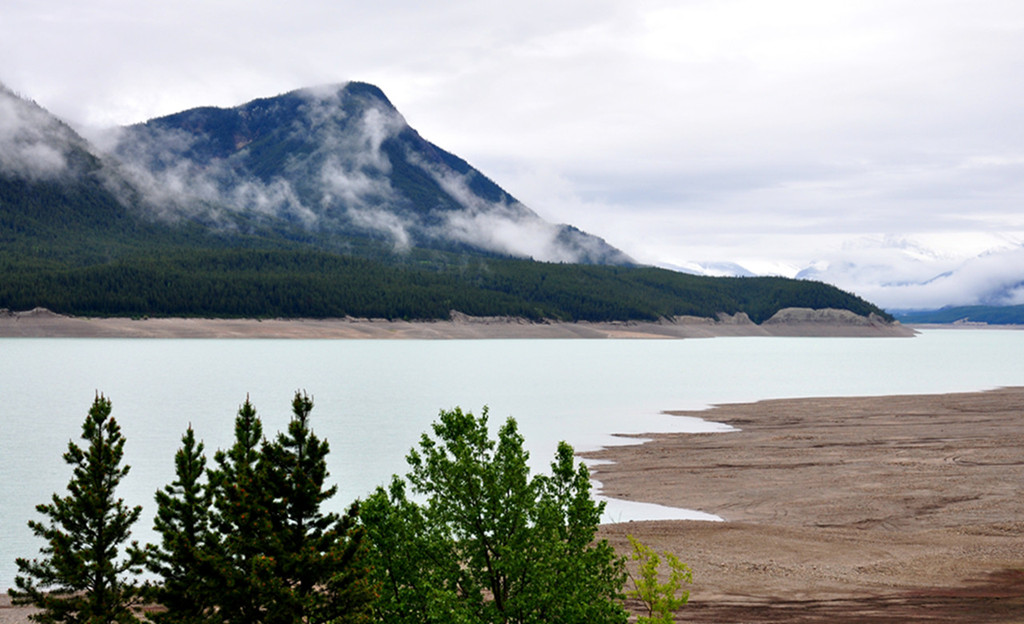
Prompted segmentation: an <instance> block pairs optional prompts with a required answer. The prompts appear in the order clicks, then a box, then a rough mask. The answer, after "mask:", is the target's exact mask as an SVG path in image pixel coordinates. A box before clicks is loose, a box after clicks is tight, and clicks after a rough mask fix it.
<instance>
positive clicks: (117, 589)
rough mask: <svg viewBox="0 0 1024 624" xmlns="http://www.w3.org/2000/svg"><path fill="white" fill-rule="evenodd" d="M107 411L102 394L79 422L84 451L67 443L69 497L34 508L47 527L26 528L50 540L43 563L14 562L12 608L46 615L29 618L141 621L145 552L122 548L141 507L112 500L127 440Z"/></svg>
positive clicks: (124, 470)
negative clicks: (24, 606) (21, 606)
mask: <svg viewBox="0 0 1024 624" xmlns="http://www.w3.org/2000/svg"><path fill="white" fill-rule="evenodd" d="M110 410H111V405H110V401H109V400H108V399H106V398H105V397H104V396H102V395H97V397H96V399H95V400H94V401H93V404H92V407H91V408H90V410H89V415H88V416H87V417H86V419H85V422H84V423H83V424H82V436H81V437H82V440H84V441H86V442H87V445H86V447H85V448H84V449H83V448H81V447H79V446H78V445H76V444H75V443H74V442H69V443H68V450H67V452H66V453H64V461H65V462H66V463H67V464H69V465H70V466H72V467H73V468H72V472H73V476H72V478H71V481H70V482H68V486H67V489H68V494H67V496H63V497H62V496H58V495H57V494H54V495H53V499H52V501H51V502H50V503H48V504H41V505H38V506H37V507H36V510H37V511H39V513H41V514H43V515H44V516H46V517H47V518H48V522H40V521H34V520H33V521H29V523H28V524H29V527H30V528H31V529H32V532H33V533H34V534H35V535H37V536H38V537H41V538H43V539H44V540H45V541H46V545H45V546H43V547H42V548H40V553H42V555H43V557H42V558H41V559H33V560H28V559H24V558H18V559H17V560H16V563H17V566H18V569H19V571H20V572H21V574H19V575H18V576H17V577H16V578H15V585H16V589H11V590H10V594H11V597H12V598H13V600H14V603H15V604H32V605H35V606H37V607H39V608H40V609H41V611H39V612H38V613H34V614H32V615H31V616H30V617H31V618H32V619H34V620H35V621H37V622H43V623H52V622H68V623H72V624H79V623H81V624H85V623H89V624H100V623H111V622H118V623H122V624H123V623H129V622H136V621H137V618H136V616H135V614H134V613H133V611H132V608H133V606H134V605H135V604H136V600H137V598H138V597H139V595H140V587H139V585H138V583H137V582H136V581H135V579H134V578H133V576H134V575H137V574H139V573H141V571H142V565H143V563H144V560H145V553H144V552H143V550H142V549H140V548H138V547H137V546H136V545H135V544H134V543H132V544H130V545H128V546H127V548H124V556H122V548H123V547H124V546H125V545H126V544H127V543H128V540H129V538H130V536H131V526H132V525H133V524H134V523H135V522H136V521H137V520H138V518H139V514H140V513H141V512H142V508H141V507H128V506H127V505H126V504H125V503H124V501H123V500H122V499H119V498H115V495H116V490H117V486H118V485H119V484H120V483H121V480H122V479H124V477H125V476H126V475H127V474H128V471H129V467H128V466H126V465H125V466H123V465H122V464H121V462H122V459H123V456H124V443H125V440H124V437H123V436H122V435H121V428H120V426H119V425H118V424H117V421H116V420H114V419H113V418H111V417H110Z"/></svg>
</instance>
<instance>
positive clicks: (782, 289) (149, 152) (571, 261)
mask: <svg viewBox="0 0 1024 624" xmlns="http://www.w3.org/2000/svg"><path fill="white" fill-rule="evenodd" d="M0 113H2V114H3V115H2V120H3V122H2V123H0V308H8V309H12V310H25V309H30V308H34V307H37V306H41V307H47V308H50V309H52V310H54V311H56V312H61V313H65V314H77V315H97V316H140V315H151V316H212V317H317V318H326V317H343V316H352V317H373V318H390V319H399V318H404V319H440V318H448V316H449V315H450V312H451V311H453V310H456V311H459V312H462V313H464V314H469V315H474V316H517V317H523V318H528V319H559V320H566V321H577V320H592V321H604V320H631V319H658V318H663V317H674V316H679V315H695V316H705V317H714V316H715V315H716V314H718V313H722V312H724V313H729V314H735V313H738V312H745V313H747V314H748V315H749V316H750V317H751V319H753V320H754V321H755V322H761V321H763V320H765V319H767V318H769V317H771V316H772V315H773V314H774V313H775V312H777V311H778V310H780V309H782V308H786V307H805V308H814V309H822V308H837V309H846V310H851V311H853V312H855V313H857V314H860V315H868V314H871V313H874V314H878V315H879V316H882V317H883V318H889V317H888V316H887V315H886V314H885V313H884V312H882V311H881V310H879V309H878V308H877V307H875V306H873V305H871V304H870V303H868V302H865V301H863V300H861V299H860V298H858V297H856V296H854V295H851V294H849V293H845V292H842V291H840V290H838V289H836V288H834V287H831V286H827V285H825V284H822V283H818V282H809V281H799V280H789V279H783V278H710V277H698V276H693V275H685V274H682V273H676V272H673V271H668V270H662V269H655V268H650V267H640V266H635V265H633V264H631V263H630V262H629V259H628V257H627V256H625V254H623V253H622V252H620V251H619V250H616V249H614V248H613V247H611V246H609V245H607V243H605V242H604V241H603V240H601V239H599V238H597V237H594V236H591V235H589V234H585V233H583V232H580V231H579V230H577V229H575V228H572V227H571V226H565V225H551V224H547V223H546V222H543V221H541V220H540V219H539V217H537V216H536V215H535V214H534V213H533V212H532V211H530V210H529V209H528V208H526V207H525V206H522V204H520V203H518V202H517V201H515V200H514V198H512V197H511V196H510V195H508V194H507V193H506V192H505V191H503V190H502V189H501V188H500V187H498V186H497V185H495V184H494V183H493V182H492V181H490V180H488V179H487V178H486V177H485V176H483V175H482V174H480V173H479V172H477V171H475V170H474V169H472V168H471V167H470V166H469V165H468V164H467V163H465V162H464V161H462V160H461V159H459V158H458V157H456V156H454V155H452V154H449V153H447V152H445V151H443V150H441V149H440V148H437V147H436V146H433V145H432V144H430V143H428V142H426V141H425V140H423V139H422V138H420V137H419V135H418V134H416V133H415V131H413V130H412V129H410V128H408V126H407V125H405V123H404V121H402V120H401V117H400V116H399V115H398V114H397V111H394V108H393V107H392V106H391V105H390V103H389V102H388V101H387V99H386V98H385V97H384V96H383V94H382V93H381V92H380V91H379V90H378V89H376V88H375V87H372V86H370V85H362V84H357V83H354V84H349V85H347V86H344V87H338V88H333V87H332V88H330V89H319V90H307V91H300V92H294V93H291V94H286V95H283V96H278V97H276V98H268V99H266V100H257V101H255V102H251V103H249V104H246V105H244V106H241V107H238V108H234V109H196V110H193V111H186V112H183V113H180V114H178V115H172V116H170V117H166V118H163V119H159V120H154V121H151V122H149V123H148V124H143V125H140V126H135V127H132V128H129V129H125V130H123V132H122V135H121V136H120V138H119V140H118V141H117V142H116V144H115V147H114V148H113V151H112V152H104V151H101V150H99V149H97V148H96V147H95V146H92V145H90V144H89V143H88V142H87V141H85V140H84V139H83V138H82V137H80V136H79V135H77V134H76V133H75V132H74V131H73V130H72V129H71V128H69V127H68V126H67V125H66V124H63V123H62V122H61V121H60V120H58V119H56V118H54V117H53V116H51V115H50V114H49V113H47V112H46V111H44V110H43V109H41V108H40V107H38V106H37V105H35V104H34V103H32V102H30V101H28V100H25V99H23V98H20V97H18V96H17V95H15V94H13V93H11V92H10V91H8V90H6V89H2V88H0ZM514 223H518V224H525V226H524V227H525V230H523V232H525V233H532V234H533V235H535V236H534V238H530V237H529V236H525V237H520V238H521V240H519V242H518V243H517V244H520V245H521V244H523V243H522V241H525V244H526V245H527V246H528V247H529V246H533V248H534V249H536V250H539V251H538V253H528V250H527V251H523V249H521V248H513V247H512V246H510V245H511V242H510V241H513V239H503V238H502V235H501V233H506V234H507V233H508V232H509V231H511V230H510V228H509V224H514ZM538 233H539V234H538ZM513 238H516V237H513ZM549 256H550V257H549ZM538 259H546V260H548V261H543V262H542V261H538Z"/></svg>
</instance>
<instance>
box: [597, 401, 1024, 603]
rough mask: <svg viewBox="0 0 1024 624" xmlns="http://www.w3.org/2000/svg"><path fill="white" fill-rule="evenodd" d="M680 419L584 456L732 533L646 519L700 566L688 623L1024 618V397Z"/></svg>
mask: <svg viewBox="0 0 1024 624" xmlns="http://www.w3.org/2000/svg"><path fill="white" fill-rule="evenodd" d="M679 413H680V414H686V415H692V416H699V417H702V418H706V419H708V420H713V421H716V422H725V423H728V424H731V425H733V426H735V427H738V428H739V431H734V432H729V433H709V434H696V435H687V434H666V435H654V436H646V437H648V438H651V440H650V441H649V442H646V443H644V444H642V445H632V446H623V447H613V448H610V449H606V450H603V451H599V452H595V453H588V454H586V456H587V457H593V458H599V459H606V460H613V461H614V462H615V463H614V464H609V465H600V466H598V467H597V468H596V469H595V478H597V479H598V480H600V481H601V482H602V483H603V485H604V493H605V494H608V495H610V496H615V497H620V498H625V499H630V500H642V501H647V502H654V503H661V504H665V505H672V506H678V507H684V508H689V509H699V510H702V511H707V512H710V513H714V514H717V515H719V516H721V517H723V518H724V519H725V520H726V522H721V523H712V522H685V521H666V522H633V523H624V524H617V525H609V526H606V527H604V528H603V533H604V535H605V536H606V537H608V538H609V539H611V540H612V541H613V542H614V543H615V544H616V545H617V546H619V547H622V548H625V547H626V544H627V542H626V540H625V535H626V534H632V535H634V536H636V537H638V538H640V539H641V541H643V542H645V543H647V544H649V545H651V546H653V547H655V548H658V549H669V550H671V551H673V552H675V553H676V554H677V555H679V556H680V557H681V559H682V560H683V561H686V562H688V563H689V564H690V566H691V567H692V568H693V573H694V584H693V586H692V594H691V604H690V605H688V606H687V607H686V608H684V609H683V611H682V612H681V613H680V617H679V620H678V621H686V622H826V621H828V622H832V623H836V622H921V621H928V622H1024V388H1010V389H1000V390H993V391H990V392H981V393H970V394H948V395H935V396H898V397H872V398H822V399H795V400H773V401H763V402H758V403H752V404H739V405H724V406H719V407H716V408H714V409H711V410H708V411H703V412H693V413H685V412H679Z"/></svg>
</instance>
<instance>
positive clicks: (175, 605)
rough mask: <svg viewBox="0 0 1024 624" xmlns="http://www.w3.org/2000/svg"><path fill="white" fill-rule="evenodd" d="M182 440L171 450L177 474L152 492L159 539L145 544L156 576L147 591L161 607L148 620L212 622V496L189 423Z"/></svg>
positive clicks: (192, 623) (200, 449) (184, 623)
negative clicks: (170, 480)
mask: <svg viewBox="0 0 1024 624" xmlns="http://www.w3.org/2000/svg"><path fill="white" fill-rule="evenodd" d="M181 442H182V446H181V448H180V449H178V451H177V453H175V455H174V468H175V475H176V478H175V480H174V481H173V482H172V483H171V484H170V485H168V486H166V487H165V488H164V489H163V490H161V491H159V492H157V493H156V502H157V512H156V518H155V519H154V521H153V529H154V530H155V531H156V532H157V533H158V534H159V535H160V540H161V541H160V544H159V545H157V546H150V548H149V551H148V555H149V556H148V560H147V567H148V568H149V570H150V571H151V572H153V573H155V574H157V575H158V576H159V577H160V581H159V582H158V583H157V584H156V585H155V586H154V588H153V591H152V592H151V595H152V598H153V600H154V601H155V602H157V603H158V604H161V605H163V607H164V608H165V609H166V611H163V612H158V613H156V614H155V615H154V616H153V619H154V620H156V621H157V622H176V623H180V624H204V623H206V622H211V621H212V620H211V613H212V603H213V599H212V596H213V594H214V592H216V591H217V589H216V588H213V587H211V584H210V581H211V573H210V569H209V559H210V556H211V549H212V548H213V547H214V538H213V535H212V534H211V533H210V526H209V525H210V518H209V515H210V503H211V495H210V491H209V488H208V487H207V486H206V483H205V477H206V457H205V456H204V455H203V443H202V442H196V438H195V433H194V432H193V431H192V427H191V426H189V428H188V429H187V430H186V432H185V435H184V436H182V438H181Z"/></svg>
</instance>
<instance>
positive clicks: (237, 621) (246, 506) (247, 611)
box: [207, 397, 282, 624]
mask: <svg viewBox="0 0 1024 624" xmlns="http://www.w3.org/2000/svg"><path fill="white" fill-rule="evenodd" d="M264 443H265V441H264V440H263V424H262V422H261V421H260V419H259V417H258V416H257V415H256V409H255V408H254V407H253V405H252V403H251V402H250V401H249V398H248V397H246V399H245V403H244V404H242V406H241V408H239V410H238V415H237V417H236V418H235V443H234V445H233V446H232V447H231V448H230V449H228V450H227V451H217V453H216V454H215V455H214V461H215V462H216V463H217V467H216V468H215V469H213V470H211V471H210V473H209V481H210V488H211V491H212V495H213V508H214V513H213V517H212V519H211V528H212V529H213V531H214V532H215V533H216V534H218V535H219V536H220V540H219V542H218V543H217V544H216V545H215V547H214V548H212V549H210V550H209V551H208V553H207V556H208V560H209V562H210V564H211V565H210V581H211V585H212V587H214V588H215V589H214V590H213V591H214V593H213V594H212V595H211V599H212V600H213V602H214V603H215V604H216V605H217V608H218V609H217V610H218V615H219V618H220V620H221V621H223V622H228V623H230V624H262V623H263V622H265V621H266V616H267V605H269V604H275V603H276V599H277V598H279V597H280V595H281V591H282V586H281V580H280V579H279V578H277V577H276V576H275V562H274V558H273V553H275V552H279V551H280V546H279V545H278V543H277V542H278V541H279V536H277V535H276V534H275V533H274V520H273V519H274V518H275V517H277V516H279V515H280V513H281V512H280V510H279V507H280V505H279V503H278V502H277V501H275V500H274V498H273V496H272V494H271V493H270V491H269V488H268V487H267V476H266V473H265V465H264V464H263V462H262V461H261V457H262V448H261V445H262V444H264Z"/></svg>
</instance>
